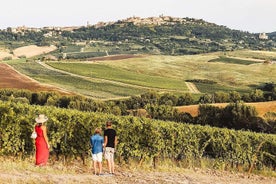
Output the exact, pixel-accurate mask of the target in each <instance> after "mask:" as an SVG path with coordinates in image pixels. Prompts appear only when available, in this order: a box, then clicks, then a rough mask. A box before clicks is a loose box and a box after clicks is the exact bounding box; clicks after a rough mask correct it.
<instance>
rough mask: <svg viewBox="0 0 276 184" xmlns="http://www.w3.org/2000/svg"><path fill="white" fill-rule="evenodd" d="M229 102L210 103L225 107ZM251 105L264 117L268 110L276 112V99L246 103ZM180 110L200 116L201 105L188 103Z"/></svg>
mask: <svg viewBox="0 0 276 184" xmlns="http://www.w3.org/2000/svg"><path fill="white" fill-rule="evenodd" d="M228 104H229V103H216V104H210V105H214V106H217V107H221V108H224V107H226V106H227V105H228ZM245 104H246V105H249V106H254V107H255V108H256V110H257V112H258V115H259V116H261V117H263V116H264V115H265V114H266V113H267V112H276V101H270V102H255V103H245ZM176 108H177V109H178V111H179V112H187V113H190V114H191V115H192V116H193V117H195V116H198V113H199V111H198V108H199V105H188V106H181V107H176Z"/></svg>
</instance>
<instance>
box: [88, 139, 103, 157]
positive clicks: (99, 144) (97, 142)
mask: <svg viewBox="0 0 276 184" xmlns="http://www.w3.org/2000/svg"><path fill="white" fill-rule="evenodd" d="M90 143H91V146H92V154H97V153H100V152H103V143H104V139H103V136H101V135H99V134H95V135H93V136H91V137H90Z"/></svg>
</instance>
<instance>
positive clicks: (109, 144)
mask: <svg viewBox="0 0 276 184" xmlns="http://www.w3.org/2000/svg"><path fill="white" fill-rule="evenodd" d="M90 143H91V146H92V159H93V165H94V172H95V174H99V175H102V158H103V155H104V157H105V159H106V160H107V165H108V170H109V174H114V172H115V164H114V153H115V148H116V145H117V135H116V131H115V130H114V129H113V128H112V122H111V121H107V122H106V129H105V130H104V137H103V136H102V135H101V129H100V128H96V129H95V134H94V135H93V136H91V137H90ZM103 153H104V154H103ZM97 166H98V168H99V172H98V173H97Z"/></svg>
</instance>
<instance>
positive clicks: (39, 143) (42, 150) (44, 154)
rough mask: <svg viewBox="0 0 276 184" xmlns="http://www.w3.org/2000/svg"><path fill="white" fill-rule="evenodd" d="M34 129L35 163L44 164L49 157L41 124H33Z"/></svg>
mask: <svg viewBox="0 0 276 184" xmlns="http://www.w3.org/2000/svg"><path fill="white" fill-rule="evenodd" d="M35 131H36V133H37V138H36V139H35V147H36V154H35V158H36V161H35V165H46V163H47V161H48V158H49V149H48V145H47V143H46V140H45V138H44V136H43V130H42V128H41V126H35Z"/></svg>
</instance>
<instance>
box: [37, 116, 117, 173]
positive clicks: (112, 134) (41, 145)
mask: <svg viewBox="0 0 276 184" xmlns="http://www.w3.org/2000/svg"><path fill="white" fill-rule="evenodd" d="M47 120H48V118H47V117H46V116H45V115H44V114H40V115H39V116H38V117H37V118H35V121H36V124H35V127H34V132H33V134H34V136H33V137H32V138H34V139H35V147H36V154H35V155H36V156H35V158H36V161H35V165H37V166H45V165H46V164H47V161H48V158H49V149H50V144H49V141H48V136H47V128H46V126H45V125H44V123H45V122H46V121H47ZM101 133H102V130H101V128H96V129H95V132H94V135H92V136H91V137H90V143H91V147H92V150H91V151H92V160H93V166H94V173H95V174H96V175H102V174H103V172H102V160H103V156H104V158H105V159H106V160H107V165H108V171H109V174H111V175H113V174H114V173H115V164H114V153H115V149H116V145H117V134H116V131H115V130H114V129H113V128H112V121H107V122H106V129H105V130H104V135H103V136H102V134H101ZM97 170H98V171H97Z"/></svg>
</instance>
